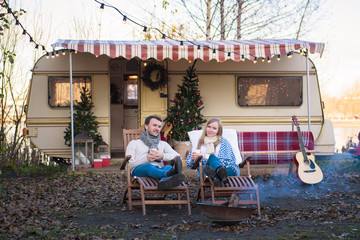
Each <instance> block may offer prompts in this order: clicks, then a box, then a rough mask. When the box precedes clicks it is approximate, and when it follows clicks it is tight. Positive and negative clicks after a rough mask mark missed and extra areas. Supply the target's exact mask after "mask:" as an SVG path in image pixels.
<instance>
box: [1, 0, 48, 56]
mask: <svg viewBox="0 0 360 240" xmlns="http://www.w3.org/2000/svg"><path fill="white" fill-rule="evenodd" d="M3 3H4V4H5V6H6V8H7V11H8V14H11V15H12V16H13V18H14V19H15V25H19V26H20V27H21V29H22V34H24V35H27V36H28V37H29V41H30V43H34V44H35V48H36V49H38V48H39V47H40V46H41V47H42V51H44V52H46V53H47V51H46V47H45V46H44V45H43V44H40V43H39V42H37V41H35V39H34V38H33V37H32V36H31V34H30V33H29V32H28V31H26V29H25V27H24V26H23V25H22V24H21V22H20V20H19V19H18V17H16V16H15V14H14V12H13V11H12V10H11V8H10V6H9V4H8V3H7V2H6V0H3Z"/></svg>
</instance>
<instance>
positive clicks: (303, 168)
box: [296, 152, 323, 184]
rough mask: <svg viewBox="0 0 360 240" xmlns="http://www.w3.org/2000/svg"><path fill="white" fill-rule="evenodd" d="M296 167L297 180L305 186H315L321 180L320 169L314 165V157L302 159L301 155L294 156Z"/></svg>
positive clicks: (309, 156)
mask: <svg viewBox="0 0 360 240" xmlns="http://www.w3.org/2000/svg"><path fill="white" fill-rule="evenodd" d="M296 166H297V172H296V173H297V176H298V178H299V179H300V180H301V181H302V182H304V183H306V184H316V183H319V182H321V180H322V179H323V173H322V171H321V169H320V167H319V166H318V165H317V164H316V163H315V157H314V155H312V154H311V155H307V160H306V159H304V156H303V153H302V152H298V153H297V154H296Z"/></svg>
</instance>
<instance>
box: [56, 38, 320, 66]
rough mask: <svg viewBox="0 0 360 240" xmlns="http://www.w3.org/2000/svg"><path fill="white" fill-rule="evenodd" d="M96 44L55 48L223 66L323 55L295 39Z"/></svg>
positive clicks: (62, 42) (79, 42)
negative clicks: (294, 54)
mask: <svg viewBox="0 0 360 240" xmlns="http://www.w3.org/2000/svg"><path fill="white" fill-rule="evenodd" d="M182 43H183V45H182V46H181V45H180V41H168V40H166V41H93V40H62V39H60V40H58V41H57V42H56V43H54V44H52V47H53V48H66V49H72V50H76V51H78V52H90V53H92V54H94V55H96V56H100V55H103V54H106V55H108V56H109V57H111V58H117V57H124V58H126V59H131V58H134V57H138V58H140V59H142V60H147V59H149V58H154V59H156V60H158V61H162V60H164V59H167V58H168V59H171V60H173V61H178V60H180V59H182V58H184V59H186V60H188V61H193V60H195V59H201V60H202V61H204V62H208V61H210V60H212V59H215V60H217V61H218V62H224V61H226V60H227V59H232V60H233V61H236V62H239V61H241V60H242V58H247V59H250V60H254V58H255V57H257V58H268V57H270V58H271V57H273V56H278V55H286V54H288V53H289V52H293V51H297V50H299V49H305V48H306V49H308V51H309V52H310V53H320V55H321V54H322V52H323V50H324V43H316V42H308V41H301V40H293V39H271V40H214V41H191V42H189V41H182Z"/></svg>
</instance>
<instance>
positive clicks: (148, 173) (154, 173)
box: [131, 163, 172, 178]
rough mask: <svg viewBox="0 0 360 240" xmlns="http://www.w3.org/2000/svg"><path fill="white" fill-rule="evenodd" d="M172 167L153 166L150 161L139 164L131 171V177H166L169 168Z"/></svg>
mask: <svg viewBox="0 0 360 240" xmlns="http://www.w3.org/2000/svg"><path fill="white" fill-rule="evenodd" d="M171 168H172V166H171V165H166V166H164V167H162V168H160V167H158V166H155V165H153V164H151V163H147V164H144V165H139V166H137V167H136V168H134V170H133V171H132V173H131V176H132V177H135V176H136V177H153V178H163V177H166V176H167V174H168V172H169V170H170V169H171Z"/></svg>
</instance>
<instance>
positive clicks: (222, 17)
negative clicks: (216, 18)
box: [220, 0, 225, 40]
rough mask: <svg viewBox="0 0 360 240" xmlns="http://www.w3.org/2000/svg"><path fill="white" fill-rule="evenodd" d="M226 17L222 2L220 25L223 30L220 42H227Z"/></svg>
mask: <svg viewBox="0 0 360 240" xmlns="http://www.w3.org/2000/svg"><path fill="white" fill-rule="evenodd" d="M224 21H225V16H224V0H220V25H221V30H220V34H221V37H220V40H225V23H224Z"/></svg>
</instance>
